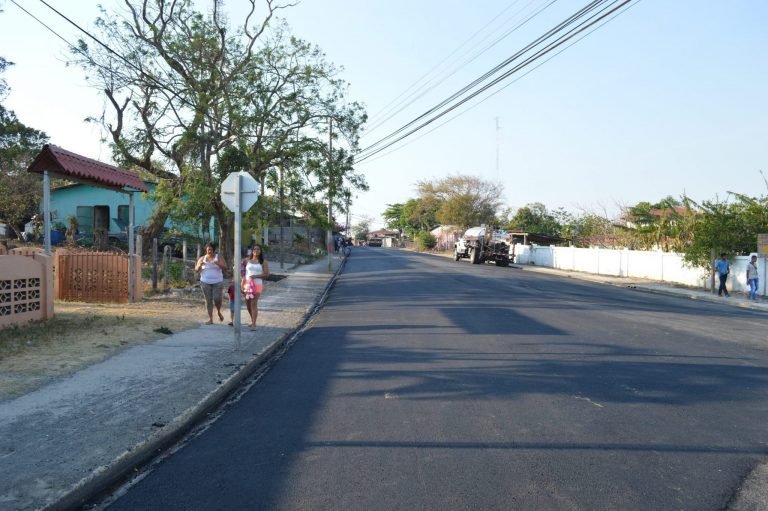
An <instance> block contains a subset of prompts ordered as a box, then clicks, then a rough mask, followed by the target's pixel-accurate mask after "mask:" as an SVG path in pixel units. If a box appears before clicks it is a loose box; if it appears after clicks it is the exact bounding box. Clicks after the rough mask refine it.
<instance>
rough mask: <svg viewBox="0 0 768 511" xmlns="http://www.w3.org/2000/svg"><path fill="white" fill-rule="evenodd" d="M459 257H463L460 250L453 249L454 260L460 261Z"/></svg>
mask: <svg viewBox="0 0 768 511" xmlns="http://www.w3.org/2000/svg"><path fill="white" fill-rule="evenodd" d="M459 259H461V256H460V255H459V251H458V250H454V251H453V260H454V261H458V260H459Z"/></svg>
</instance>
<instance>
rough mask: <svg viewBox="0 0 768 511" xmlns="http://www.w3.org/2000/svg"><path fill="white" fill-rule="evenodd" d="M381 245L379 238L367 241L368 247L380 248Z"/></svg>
mask: <svg viewBox="0 0 768 511" xmlns="http://www.w3.org/2000/svg"><path fill="white" fill-rule="evenodd" d="M381 243H382V242H381V238H371V239H369V240H368V246H369V247H380V246H381Z"/></svg>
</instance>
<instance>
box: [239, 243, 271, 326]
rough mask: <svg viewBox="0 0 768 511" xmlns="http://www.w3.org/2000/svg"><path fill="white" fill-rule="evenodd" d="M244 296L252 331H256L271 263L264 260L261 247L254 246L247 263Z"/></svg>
mask: <svg viewBox="0 0 768 511" xmlns="http://www.w3.org/2000/svg"><path fill="white" fill-rule="evenodd" d="M244 277H245V278H243V295H244V296H245V305H246V308H247V309H248V314H250V316H251V330H256V318H257V317H258V315H259V297H260V296H261V292H262V291H263V290H264V279H266V278H267V277H269V263H268V262H267V260H266V259H264V254H263V253H262V250H261V245H258V244H256V245H254V246H253V248H252V249H251V257H250V258H249V259H248V260H247V261H246V263H245V276H244Z"/></svg>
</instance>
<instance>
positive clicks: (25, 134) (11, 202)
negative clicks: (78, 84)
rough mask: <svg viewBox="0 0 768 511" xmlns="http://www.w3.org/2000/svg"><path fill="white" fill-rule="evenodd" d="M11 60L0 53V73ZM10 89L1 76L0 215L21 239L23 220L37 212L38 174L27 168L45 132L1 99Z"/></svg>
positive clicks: (44, 138) (46, 138) (25, 220)
mask: <svg viewBox="0 0 768 511" xmlns="http://www.w3.org/2000/svg"><path fill="white" fill-rule="evenodd" d="M12 65H13V63H12V62H9V61H7V60H5V59H4V58H2V57H0V73H2V72H4V71H5V70H6V69H7V68H8V67H10V66H12ZM8 92H9V88H8V84H7V83H6V81H5V79H0V218H2V219H4V220H5V221H6V222H7V223H8V225H9V226H10V228H11V229H12V230H13V232H14V233H15V235H16V237H17V238H19V239H21V233H22V232H23V230H24V223H25V222H27V221H28V220H29V219H30V218H31V217H32V215H34V214H35V213H37V211H38V207H39V206H40V200H41V196H42V187H41V184H40V178H39V176H37V175H34V174H30V173H29V172H27V168H28V167H29V165H30V163H31V162H32V160H33V159H34V157H35V155H36V154H37V153H38V152H39V151H40V148H41V147H42V145H43V144H45V143H46V142H47V141H48V136H47V135H46V134H45V133H43V132H42V131H38V130H36V129H34V128H30V127H29V126H26V125H25V124H24V123H22V122H21V121H19V119H18V118H17V117H16V114H15V113H14V112H13V111H12V110H8V109H7V108H6V107H5V106H4V105H3V101H4V100H5V98H6V97H7V95H8Z"/></svg>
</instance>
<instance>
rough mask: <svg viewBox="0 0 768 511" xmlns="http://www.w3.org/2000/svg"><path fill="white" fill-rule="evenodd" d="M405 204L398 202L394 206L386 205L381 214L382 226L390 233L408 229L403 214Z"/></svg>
mask: <svg viewBox="0 0 768 511" xmlns="http://www.w3.org/2000/svg"><path fill="white" fill-rule="evenodd" d="M404 207H405V204H403V203H401V202H399V203H396V204H387V209H385V210H384V212H383V213H382V214H381V216H382V217H383V218H384V222H385V224H384V226H385V227H386V228H387V229H390V230H392V231H400V232H401V233H402V232H405V230H406V228H407V227H408V222H407V219H406V218H405V214H404V212H403V211H404Z"/></svg>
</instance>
